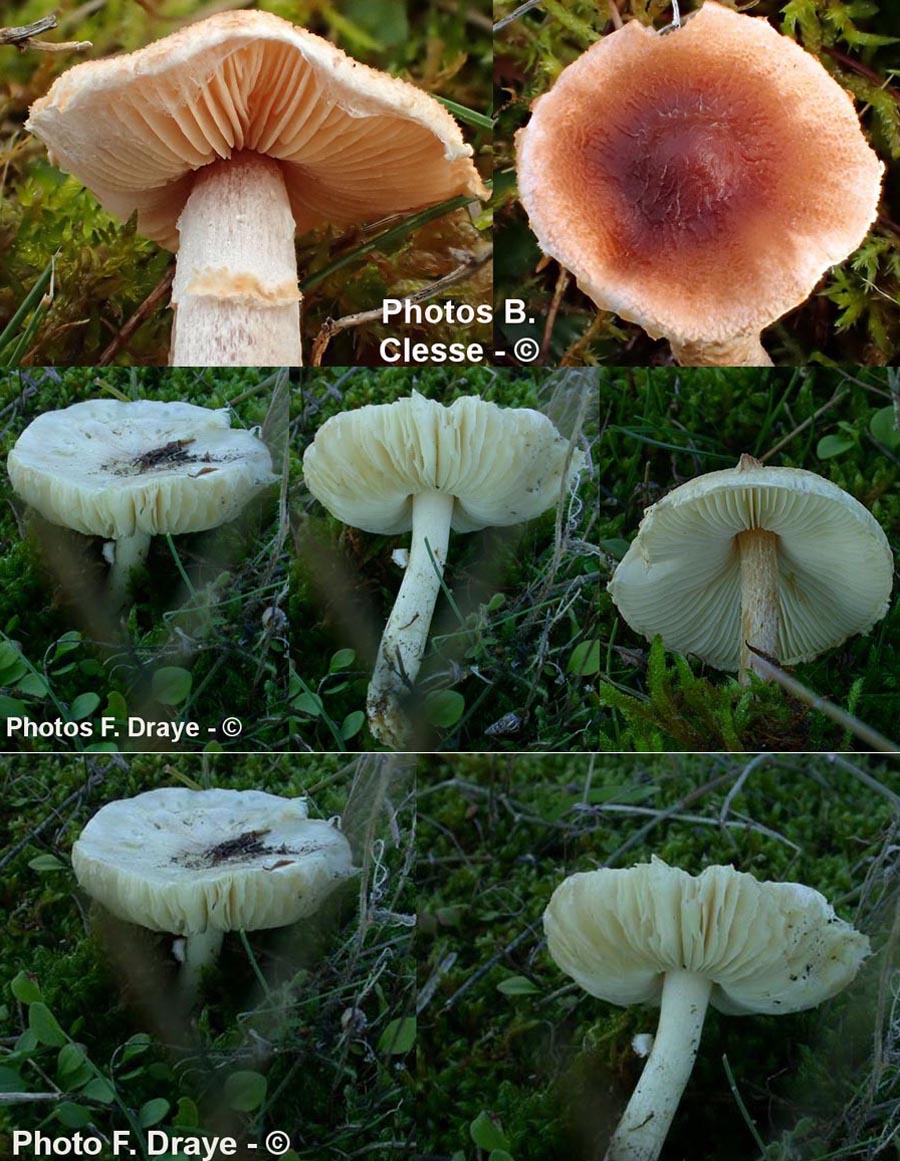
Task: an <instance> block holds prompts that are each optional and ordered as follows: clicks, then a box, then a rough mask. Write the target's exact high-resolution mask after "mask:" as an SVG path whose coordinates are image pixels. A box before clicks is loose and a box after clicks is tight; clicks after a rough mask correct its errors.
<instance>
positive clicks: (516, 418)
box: [303, 391, 585, 536]
mask: <svg viewBox="0 0 900 1161" xmlns="http://www.w3.org/2000/svg"><path fill="white" fill-rule="evenodd" d="M568 454H569V441H568V440H567V439H565V438H564V437H563V436H562V435H560V434H559V432H558V431H557V430H556V428H555V427H554V425H553V423H552V422H551V421H550V420H549V419H548V418H547V416H545V415H543V414H542V413H541V412H539V411H534V410H532V409H531V408H526V407H510V408H503V407H498V406H497V405H496V404H495V403H490V402H487V401H486V400H484V399H481V398H480V396H477V395H465V396H461V397H460V398H458V399H456V400H455V401H454V402H453V403H451V404H450V406H449V407H447V406H444V405H443V404H441V403H438V402H437V401H436V400H433V399H426V398H425V397H424V396H422V395H420V394H419V393H418V392H415V391H414V392H413V394H412V395H411V396H409V397H407V398H404V399H399V400H397V401H396V402H395V403H384V404H369V405H367V406H365V407H360V408H357V409H355V410H353V411H343V412H341V413H340V414H338V415H335V416H333V417H332V418H331V419H328V420H326V422H325V423H323V424H322V426H321V427H320V428H319V430H318V431H317V432H316V437H315V439H314V441H313V442H312V443H311V444H310V445H309V447H308V448H307V449H306V452H305V453H304V456H303V472H304V476H305V478H306V483H307V486H308V487H309V490H310V491H311V492H312V494H313V495H314V496H315V497H316V499H317V500H318V501H319V502H320V503H321V504H322V505H324V507H326V508H327V509H328V511H329V512H331V513H332V514H333V515H334V516H336V517H337V518H338V519H339V520H341V521H343V523H345V524H349V525H350V526H351V527H353V528H361V529H362V530H363V531H365V532H373V533H380V534H381V535H390V536H392V535H396V534H398V533H402V532H406V531H408V529H409V528H410V527H411V524H412V497H413V496H414V495H415V494H416V493H418V492H422V491H441V492H448V493H450V494H452V495H453V496H454V497H455V499H456V503H455V504H454V506H453V518H452V527H453V529H454V531H456V532H475V531H477V530H478V529H481V528H487V527H494V526H504V525H511V524H519V523H522V522H524V521H526V520H532V519H534V517H536V516H538V515H540V514H541V513H542V512H544V511H546V510H547V509H548V508H550V507H552V506H553V505H554V504H555V503H556V501H557V499H558V498H559V494H560V490H561V489H562V488H563V487H564V486H565V485H567V484H568V483H569V482H571V481H572V480H573V479H574V478H575V477H576V476H577V474H578V472H579V471H580V470H581V468H582V467H583V465H584V462H585V461H584V455H583V453H582V452H581V451H580V450H579V449H578V448H575V449H573V451H572V456H571V459H570V460H569V469H568V474H567V475H566V476H565V478H564V472H565V466H566V459H567V457H568Z"/></svg>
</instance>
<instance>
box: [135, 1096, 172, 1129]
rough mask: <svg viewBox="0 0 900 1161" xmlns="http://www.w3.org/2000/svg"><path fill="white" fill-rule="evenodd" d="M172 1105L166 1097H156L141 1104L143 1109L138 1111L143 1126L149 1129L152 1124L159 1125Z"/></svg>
mask: <svg viewBox="0 0 900 1161" xmlns="http://www.w3.org/2000/svg"><path fill="white" fill-rule="evenodd" d="M170 1107H171V1106H170V1105H169V1102H168V1101H167V1100H166V1099H165V1098H164V1097H156V1098H154V1099H153V1100H152V1101H147V1103H146V1104H144V1105H141V1111H140V1112H139V1113H138V1120H139V1121H140V1124H141V1128H142V1129H149V1128H150V1127H151V1126H152V1125H158V1124H159V1122H160V1121H161V1120H162V1119H163V1118H164V1117H165V1116H166V1115H167V1114H168V1112H169V1109H170Z"/></svg>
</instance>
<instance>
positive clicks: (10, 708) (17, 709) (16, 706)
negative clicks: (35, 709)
mask: <svg viewBox="0 0 900 1161" xmlns="http://www.w3.org/2000/svg"><path fill="white" fill-rule="evenodd" d="M27 717H28V708H27V706H26V705H25V703H24V702H23V701H18V700H17V699H16V698H14V697H7V696H6V694H5V693H4V694H0V718H27Z"/></svg>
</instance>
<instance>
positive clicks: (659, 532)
mask: <svg viewBox="0 0 900 1161" xmlns="http://www.w3.org/2000/svg"><path fill="white" fill-rule="evenodd" d="M893 569H894V561H893V556H892V554H891V549H890V545H889V544H888V540H887V537H886V536H885V534H884V532H883V530H882V528H881V525H880V524H879V523H878V521H877V520H876V519H875V517H874V516H873V515H872V514H871V512H869V511H868V510H867V509H866V508H864V507H863V506H862V504H860V503H859V501H858V500H855V499H854V498H853V497H852V496H849V495H848V494H847V493H846V492H844V491H843V490H842V489H841V488H839V487H838V486H837V485H836V484H832V483H831V482H830V481H829V480H825V479H823V478H822V477H821V476H817V475H816V474H815V473H814V472H806V471H803V470H801V469H800V468H770V467H764V466H763V465H762V464H761V463H760V462H759V461H758V460H755V459H754V458H753V457H752V456H748V455H744V456H741V459H740V462H739V464H738V466H737V467H736V468H729V469H727V470H726V471H722V472H708V473H707V474H706V475H703V476H698V477H697V478H696V479H694V480H689V481H688V482H687V483H686V484H682V485H681V486H680V487H678V488H675V489H674V490H673V491H671V492H669V494H668V495H667V496H664V497H663V499H662V500H660V501H659V502H658V503H656V504H654V505H652V507H650V508H648V509H647V510H646V511H645V512H644V518H643V520H642V521H641V526H640V528H639V529H638V534H637V536H636V537H635V539H634V540H633V542H632V544H631V546H630V548H629V549H628V551H627V552H626V554H625V556H624V557H623V558H622V560H621V561H620V562H619V565H618V567H617V568H616V571H615V573H614V574H613V577H612V580H611V581H610V582H609V586H608V587H609V592H610V595H611V596H612V599H613V601H614V602H615V604H616V607H617V608H618V610H619V612H620V613H621V614H622V616H623V617H624V618H625V620H626V621H627V622H628V624H629V625H630V626H631V627H632V629H634V630H635V631H636V632H638V633H641V634H643V635H644V636H645V637H647V638H648V639H652V638H653V637H655V636H657V635H659V636H660V637H662V640H663V643H664V644H665V645H666V647H667V648H669V649H674V650H676V651H677V652H679V653H694V654H696V655H697V656H698V657H700V658H701V659H702V660H704V661H706V662H707V663H708V664H709V665H712V666H713V667H714V668H716V669H726V670H735V669H737V670H739V671H740V674H741V680H742V682H744V683H745V684H746V683H747V682H748V681H749V672H750V671H751V670H752V669H753V668H754V658H755V653H754V650H757V651H758V652H760V653H762V654H764V655H766V656H767V657H771V658H775V659H776V660H778V661H780V662H781V663H783V664H786V665H794V664H797V663H799V662H802V661H811V660H812V659H813V658H814V657H817V656H818V655H819V654H820V653H822V652H824V651H825V650H826V649H830V648H832V647H833V646H835V645H840V643H841V642H842V641H844V640H845V639H846V638H847V637H850V636H851V635H853V634H854V633H867V632H868V631H869V630H870V629H871V627H872V626H873V625H874V624H875V623H876V622H877V621H879V620H881V618H882V617H883V616H884V615H885V613H886V612H887V610H888V604H889V598H890V595H891V587H892V584H893Z"/></svg>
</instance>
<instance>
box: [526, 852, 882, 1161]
mask: <svg viewBox="0 0 900 1161" xmlns="http://www.w3.org/2000/svg"><path fill="white" fill-rule="evenodd" d="M544 931H545V933H546V936H547V948H548V951H549V952H550V955H551V956H552V957H553V959H554V960H555V961H556V963H557V965H558V966H559V967H560V969H561V970H562V971H563V972H565V974H566V975H568V976H571V978H572V979H573V980H575V982H576V983H577V984H578V985H579V986H580V987H582V988H584V990H585V991H586V992H588V993H590V995H592V996H596V997H597V998H598V999H601V1000H605V1001H606V1002H607V1003H610V1004H616V1005H618V1006H619V1007H627V1006H629V1005H631V1004H653V1005H658V1006H659V1008H660V1013H659V1026H658V1028H657V1030H656V1037H655V1039H654V1042H653V1048H652V1050H651V1052H650V1056H649V1058H648V1060H647V1063H646V1065H645V1066H644V1070H643V1072H642V1074H641V1078H640V1080H639V1082H638V1085H637V1088H636V1089H635V1090H634V1092H633V1093H632V1096H631V1099H630V1101H629V1102H628V1107H627V1108H626V1109H625V1113H624V1115H623V1117H622V1120H621V1122H620V1123H619V1126H618V1128H617V1129H616V1131H615V1133H614V1134H613V1137H612V1139H611V1141H610V1143H609V1148H608V1151H607V1153H606V1161H655V1158H657V1157H658V1156H659V1153H660V1150H661V1149H662V1146H663V1142H664V1141H665V1138H666V1134H667V1133H668V1131H669V1126H670V1125H671V1123H672V1118H673V1117H674V1115H675V1111H676V1109H677V1108H678V1103H679V1101H680V1100H681V1094H682V1093H683V1092H684V1088H685V1085H686V1084H687V1081H688V1078H689V1077H690V1074H691V1070H692V1068H693V1066H694V1060H695V1059H696V1056H697V1048H698V1046H699V1044H700V1036H701V1033H702V1030H703V1020H704V1017H705V1015H706V1009H707V1005H708V1004H710V1003H711V1004H712V1006H713V1007H714V1008H716V1009H717V1010H718V1011H720V1012H724V1013H726V1014H728V1015H737V1016H745V1015H753V1014H757V1013H760V1014H766V1015H775V1016H777V1015H783V1014H785V1013H788V1012H800V1011H804V1010H805V1009H807V1008H814V1007H816V1006H817V1005H819V1004H821V1003H822V1002H823V1001H825V1000H827V999H830V998H831V997H832V996H834V995H836V994H837V993H838V992H840V991H841V990H842V989H844V988H845V987H847V985H848V984H849V983H850V982H851V981H852V980H853V979H854V977H855V976H856V973H857V972H858V970H859V968H860V965H861V964H862V962H863V960H864V959H865V958H866V956H867V955H868V954H869V940H868V938H867V937H866V936H865V935H862V934H861V933H860V932H858V931H856V930H854V928H853V927H851V926H850V924H849V923H845V922H844V920H842V919H839V918H838V917H837V916H836V915H835V913H834V909H833V908H832V907H831V905H830V904H829V903H828V901H827V900H826V899H825V898H824V896H823V895H821V894H819V892H818V891H814V890H813V889H812V888H811V887H804V886H802V885H801V884H799V883H769V882H759V881H758V880H757V879H755V878H754V877H753V876H752V875H747V874H742V873H741V872H740V871H736V870H735V869H734V867H732V866H727V867H724V866H710V867H707V868H706V870H704V871H703V872H702V874H700V875H698V876H693V875H689V874H688V873H687V872H686V871H682V870H679V869H678V868H677V867H670V866H668V865H667V864H666V863H664V862H663V861H662V860H661V859H658V858H655V857H654V858H653V859H652V861H651V862H650V863H642V864H639V865H638V866H635V867H632V868H630V869H629V870H611V869H608V868H606V869H603V870H599V871H588V872H585V873H582V874H576V875H571V876H570V877H569V878H568V879H565V880H564V881H563V882H562V883H561V884H560V885H559V886H558V887H557V888H556V890H555V891H554V892H553V895H552V897H551V899H550V903H549V905H548V907H547V909H546V911H545V912H544Z"/></svg>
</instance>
